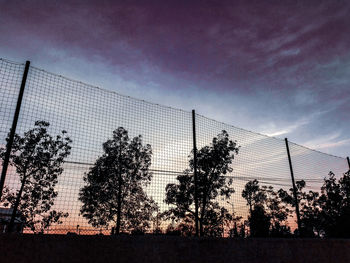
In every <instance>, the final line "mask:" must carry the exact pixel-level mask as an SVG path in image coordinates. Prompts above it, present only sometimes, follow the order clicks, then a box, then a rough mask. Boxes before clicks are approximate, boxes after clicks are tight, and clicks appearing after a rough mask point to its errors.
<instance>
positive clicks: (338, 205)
mask: <svg viewBox="0 0 350 263" xmlns="http://www.w3.org/2000/svg"><path fill="white" fill-rule="evenodd" d="M319 206H320V208H321V212H320V219H321V224H322V226H323V230H324V232H325V236H327V237H350V226H349V221H350V171H348V172H346V173H344V174H343V176H342V177H341V178H340V179H339V180H338V182H337V181H336V178H335V175H334V173H333V172H330V173H329V177H328V178H327V179H325V180H324V184H323V186H322V188H321V195H320V197H319Z"/></svg>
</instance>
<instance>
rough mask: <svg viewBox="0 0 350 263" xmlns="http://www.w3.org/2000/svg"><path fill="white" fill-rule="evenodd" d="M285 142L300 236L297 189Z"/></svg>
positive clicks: (287, 146)
mask: <svg viewBox="0 0 350 263" xmlns="http://www.w3.org/2000/svg"><path fill="white" fill-rule="evenodd" d="M284 140H285V142H286V148H287V154H288V161H289V169H290V175H291V177H292V184H293V194H294V202H295V212H296V214H297V223H298V230H299V235H301V231H302V229H301V226H300V212H299V201H298V196H297V188H296V186H295V181H294V172H293V166H292V159H291V157H290V152H289V144H288V139H287V138H285V139H284Z"/></svg>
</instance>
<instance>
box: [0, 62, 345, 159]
mask: <svg viewBox="0 0 350 263" xmlns="http://www.w3.org/2000/svg"><path fill="white" fill-rule="evenodd" d="M0 61H4V62H6V63H11V64H15V65H23V66H24V65H25V63H20V62H15V61H12V60H8V59H5V58H1V57H0ZM30 68H32V69H35V70H38V71H41V72H44V73H46V74H50V75H54V76H56V77H60V78H63V79H65V80H67V81H71V82H75V83H79V84H81V85H84V86H86V87H90V88H93V89H97V90H100V91H102V92H108V93H111V94H115V95H117V96H121V97H124V98H128V99H131V100H135V101H139V102H143V103H146V104H150V105H154V106H157V107H162V108H167V109H171V110H175V111H179V112H182V113H187V114H191V111H186V110H183V109H179V108H175V107H170V106H166V105H162V104H158V103H154V102H150V101H145V100H142V99H138V98H135V97H131V96H128V95H124V94H121V93H119V92H116V91H114V90H109V89H106V88H101V87H98V86H95V85H91V84H88V83H85V82H82V81H79V80H76V79H73V78H69V77H66V76H63V75H60V74H57V73H52V72H49V71H47V70H44V69H41V68H38V67H35V66H32V65H31V66H30ZM196 115H197V116H200V117H202V118H205V119H207V120H210V121H214V122H216V123H219V124H222V125H227V126H229V127H232V128H235V129H239V130H242V131H244V132H247V133H251V134H255V135H259V136H262V137H265V138H271V139H275V140H277V141H284V139H281V138H278V137H274V136H268V135H266V134H262V133H259V132H254V131H251V130H248V129H244V128H240V127H237V126H234V125H232V124H228V123H225V122H221V121H218V120H215V119H212V118H209V117H206V116H204V115H201V114H198V113H196ZM288 142H289V143H292V144H294V145H296V146H299V147H302V148H304V149H306V150H309V151H313V152H316V153H319V154H324V155H328V156H331V157H334V158H339V159H343V160H346V157H340V156H336V155H333V154H329V153H324V152H321V151H318V150H315V149H311V148H309V147H306V146H303V145H300V144H297V143H294V142H292V141H289V140H288Z"/></svg>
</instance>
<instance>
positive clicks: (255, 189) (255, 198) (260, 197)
mask: <svg viewBox="0 0 350 263" xmlns="http://www.w3.org/2000/svg"><path fill="white" fill-rule="evenodd" d="M242 197H243V198H244V199H245V200H246V201H247V205H248V206H249V211H250V214H251V213H252V211H253V207H254V206H255V205H257V204H260V203H262V202H263V201H264V200H266V194H265V193H264V191H262V189H261V188H260V186H259V181H258V180H256V179H254V180H252V181H249V182H248V183H246V185H245V186H244V189H243V191H242Z"/></svg>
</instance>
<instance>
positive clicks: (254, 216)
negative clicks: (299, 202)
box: [242, 179, 290, 237]
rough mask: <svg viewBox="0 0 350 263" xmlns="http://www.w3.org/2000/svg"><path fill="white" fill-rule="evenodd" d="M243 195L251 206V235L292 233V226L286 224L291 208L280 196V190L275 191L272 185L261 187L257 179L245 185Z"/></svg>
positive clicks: (249, 219) (278, 235)
mask: <svg viewBox="0 0 350 263" xmlns="http://www.w3.org/2000/svg"><path fill="white" fill-rule="evenodd" d="M242 197H243V198H244V199H246V201H247V205H248V206H249V211H250V215H249V217H248V222H249V226H250V235H251V236H253V237H262V236H265V237H267V236H276V237H282V236H287V235H289V234H290V228H289V227H288V226H287V225H285V221H286V220H287V218H288V215H289V213H290V210H289V209H288V207H287V206H286V204H285V203H284V202H283V199H282V198H281V197H280V195H279V191H278V192H276V191H274V189H273V187H272V186H269V187H267V186H261V187H260V185H259V181H258V180H256V179H255V180H252V181H249V182H248V183H247V184H246V185H245V187H244V190H243V191H242Z"/></svg>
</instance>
